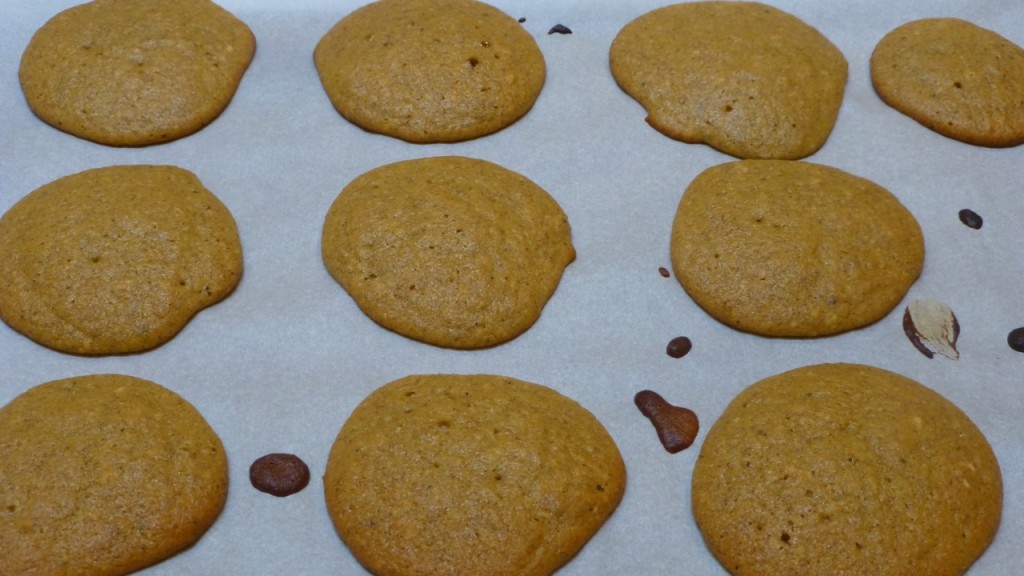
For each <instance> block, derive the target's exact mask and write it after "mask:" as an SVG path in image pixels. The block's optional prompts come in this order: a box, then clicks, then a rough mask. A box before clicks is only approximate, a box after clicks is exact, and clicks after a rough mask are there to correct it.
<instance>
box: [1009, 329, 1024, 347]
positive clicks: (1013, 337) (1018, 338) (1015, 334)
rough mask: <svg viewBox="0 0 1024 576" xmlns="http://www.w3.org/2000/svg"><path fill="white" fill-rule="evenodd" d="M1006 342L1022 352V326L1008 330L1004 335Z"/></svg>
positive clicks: (1023, 341) (1023, 334)
mask: <svg viewBox="0 0 1024 576" xmlns="http://www.w3.org/2000/svg"><path fill="white" fill-rule="evenodd" d="M1006 343H1007V344H1009V345H1010V348H1011V349H1013V350H1015V351H1017V352H1024V326H1021V327H1020V328H1014V329H1013V330H1010V333H1009V334H1007V336H1006Z"/></svg>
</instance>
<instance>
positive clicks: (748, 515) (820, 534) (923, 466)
mask: <svg viewBox="0 0 1024 576" xmlns="http://www.w3.org/2000/svg"><path fill="white" fill-rule="evenodd" d="M691 497H692V504H693V514H694V518H695V520H696V522H697V525H698V527H699V528H700V531H701V533H702V535H703V537H704V541H705V542H706V544H707V546H708V548H709V549H710V550H711V552H712V554H713V555H714V556H715V557H716V558H717V559H718V560H719V562H720V563H721V564H722V566H723V567H724V568H725V569H726V570H728V571H729V573H731V574H733V575H735V576H777V575H779V574H847V575H850V576H879V575H897V574H928V575H930V576H960V575H962V574H964V573H965V572H967V571H968V569H969V568H970V567H971V565H972V564H973V563H974V562H975V560H977V558H978V557H980V556H981V555H982V553H984V551H985V550H986V549H987V547H988V546H989V544H990V543H991V541H992V539H993V538H994V536H995V534H996V532H997V530H998V528H999V524H1000V519H1001V517H1002V504H1003V486H1002V474H1001V472H1000V469H999V463H998V461H997V459H996V456H995V454H994V453H993V450H992V447H991V446H990V445H989V443H988V440H987V439H986V438H985V436H984V434H983V433H982V432H981V430H979V429H978V427H977V426H976V425H975V424H974V422H972V421H971V420H970V418H969V417H968V416H967V415H966V414H965V413H964V412H963V411H962V410H960V409H959V408H958V407H956V406H955V405H954V404H953V403H952V402H950V401H949V400H947V399H946V398H944V397H942V396H941V395H940V394H938V393H937V392H935V391H934V390H932V389H930V388H927V387H926V386H924V385H922V384H920V383H918V382H915V381H914V380H912V379H910V378H907V377H905V376H902V375H899V374H896V373H893V372H889V371H886V370H882V369H879V368H874V367H870V366H864V365H856V364H823V365H816V366H807V367H803V368H798V369H795V370H791V371H789V372H785V373H783V374H779V375H776V376H772V377H769V378H766V379H764V380H761V381H760V382H757V383H756V384H753V385H752V386H750V387H748V388H747V389H745V390H744V391H742V392H741V393H740V394H738V395H737V396H736V397H735V398H734V399H733V400H732V401H731V402H730V403H729V405H728V406H727V407H726V409H725V411H724V412H723V413H722V415H721V417H719V418H718V420H717V422H715V424H714V425H713V426H712V427H711V429H710V430H709V431H708V433H707V435H706V437H705V439H704V443H703V446H702V447H701V451H700V455H699V457H698V458H697V462H696V464H695V466H694V470H693V479H692V493H691Z"/></svg>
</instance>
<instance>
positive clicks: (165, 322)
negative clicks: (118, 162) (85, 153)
mask: <svg viewBox="0 0 1024 576" xmlns="http://www.w3.org/2000/svg"><path fill="white" fill-rule="evenodd" d="M241 275H242V247H241V241H240V238H239V235H238V229H237V227H236V225H235V220H234V218H233V217H232V215H231V213H230V212H229V211H228V209H227V207H226V206H224V204H223V203H222V202H221V201H220V200H219V199H218V198H217V197H216V196H215V195H214V194H213V193H212V192H210V191H209V190H207V189H206V188H205V187H204V186H203V184H202V182H200V180H199V179H198V178H197V177H196V176H195V174H193V173H191V172H189V171H187V170H184V169H182V168H178V167H175V166H145V165H122V166H110V167H105V168H96V169H91V170H86V171H84V172H79V173H77V174H71V175H69V176H64V177H62V178H59V179H57V180H54V181H53V182H50V183H48V184H45V185H43V186H41V187H40V188H38V189H36V190H35V191H33V192H32V193H30V194H28V195H27V196H25V197H24V198H22V199H21V200H20V201H18V202H17V203H16V204H15V205H14V206H12V207H11V208H10V210H8V211H7V212H6V213H5V214H4V215H3V216H2V217H0V319H2V320H3V321H4V322H6V323H7V324H8V325H10V326H11V327H12V328H14V329H15V330H17V331H18V332H21V333H22V334H24V335H25V336H28V337H29V338H31V339H32V340H34V341H36V342H38V343H39V344H42V345H44V346H48V347H50V348H53V349H55V350H58V351H61V352H68V353H73V354H85V355H103V354H122V353H131V352H142V351H145V350H148V349H151V348H154V347H156V346H159V345H160V344H163V343H164V342H166V341H168V340H170V339H171V338H173V337H174V336H175V335H176V334H177V333H178V332H179V331H180V330H181V329H182V328H183V327H184V326H185V325H186V324H187V323H188V322H189V320H190V319H191V318H192V317H193V316H194V315H195V314H197V313H198V312H199V311H201V310H203V309H204V308H207V307H209V306H212V305H214V304H216V303H218V302H220V301H221V300H223V299H224V298H225V297H227V295H228V294H229V293H231V291H232V290H234V288H235V286H236V285H237V284H238V282H239V280H240V279H241Z"/></svg>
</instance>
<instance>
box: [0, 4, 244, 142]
mask: <svg viewBox="0 0 1024 576" xmlns="http://www.w3.org/2000/svg"><path fill="white" fill-rule="evenodd" d="M255 50H256V41H255V38H254V37H253V34H252V31H250V30H249V27H248V26H246V25H245V23H243V22H242V21H240V20H238V19H237V18H235V17H234V16H233V15H231V14H230V13H228V12H227V11H226V10H224V9H223V8H221V7H220V6H217V5H216V4H214V3H213V2H210V1H209V0H93V1H92V2H88V3H86V4H81V5H79V6H75V7H73V8H70V9H68V10H65V11H63V12H61V13H60V14H57V15H56V16H54V17H53V18H51V19H50V20H49V21H48V22H47V23H46V24H44V25H43V27H42V28H40V29H39V30H38V31H37V32H36V33H35V35H34V36H33V37H32V40H31V41H30V42H29V44H28V47H27V48H25V52H24V54H23V55H22V58H21V68H20V70H19V77H20V79H21V87H22V90H23V91H24V93H25V99H26V101H27V102H28V105H29V107H31V108H32V111H33V112H35V114H36V115H37V116H38V117H39V118H41V119H42V120H43V121H45V122H46V123H47V124H50V125H51V126H53V127H55V128H57V129H59V130H63V131H64V132H67V133H69V134H73V135H75V136H78V137H80V138H85V139H87V140H92V141H94V142H99V143H100V144H108V145H111V146H145V145H149V144H157V143H161V142H167V141H170V140H174V139H177V138H181V137H183V136H188V135H189V134H192V133H193V132H196V131H197V130H199V129H200V128H202V127H204V126H206V125H207V124H209V123H210V122H212V121H213V120H214V119H215V118H217V116H219V115H220V113H221V112H222V111H223V110H224V109H225V108H226V107H227V105H228V102H230V101H231V98H232V97H233V96H234V94H235V91H236V89H237V88H238V85H239V83H240V82H241V80H242V75H243V74H244V73H245V71H246V69H247V68H248V67H249V62H250V61H251V60H252V57H253V53H254V51H255Z"/></svg>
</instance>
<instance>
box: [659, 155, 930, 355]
mask: <svg viewBox="0 0 1024 576" xmlns="http://www.w3.org/2000/svg"><path fill="white" fill-rule="evenodd" d="M670 249H671V258H672V267H673V269H674V271H675V275H676V279H677V280H679V283H680V284H681V285H682V286H683V288H684V289H685V290H686V292H687V293H688V294H689V295H690V296H691V297H692V298H693V299H694V301H695V302H696V303H697V304H698V305H700V306H701V307H702V308H704V309H705V310H706V311H707V312H708V313H709V314H711V315H712V316H713V317H715V318H716V319H718V320H719V321H721V322H724V323H725V324H728V325H729V326H732V327H733V328H737V329H739V330H744V331H747V332H752V333H755V334H761V335H764V336H782V337H815V336H826V335H830V334H837V333H839V332H844V331H847V330H852V329H854V328H860V327H863V326H866V325H868V324H871V323H874V322H876V321H877V320H879V319H881V318H882V317H883V316H885V315H886V314H888V313H889V311H891V310H892V309H893V308H894V307H895V306H896V305H897V304H899V302H900V300H901V299H902V298H903V296H904V295H905V294H906V292H907V290H909V289H910V286H911V285H912V284H913V282H914V281H915V280H916V279H917V277H918V275H919V274H920V273H921V269H922V267H923V265H924V238H923V236H922V234H921V228H920V226H919V225H918V223H917V220H916V219H915V218H914V216H913V215H912V214H911V213H910V212H909V211H908V210H907V209H906V208H905V207H904V206H903V205H902V204H900V202H899V200H898V199H897V198H896V197H895V196H893V195H892V194H891V193H890V192H889V191H887V190H886V189H884V188H882V187H881V186H879V185H877V184H875V183H873V182H870V181H868V180H865V179H863V178H860V177H857V176H853V175H852V174H849V173H846V172H843V171H841V170H839V169H836V168H831V167H828V166H822V165H819V164H811V163H808V162H794V161H790V160H739V161H735V162H729V163H726V164H721V165H718V166H713V167H711V168H709V169H707V170H705V171H704V172H702V173H701V174H700V175H699V176H698V177H697V178H695V179H694V180H693V182H691V183H690V185H689V186H688V187H687V189H686V192H685V193H684V194H683V197H682V200H680V202H679V208H678V210H677V212H676V216H675V221H674V222H673V225H672V236H671V248H670Z"/></svg>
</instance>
